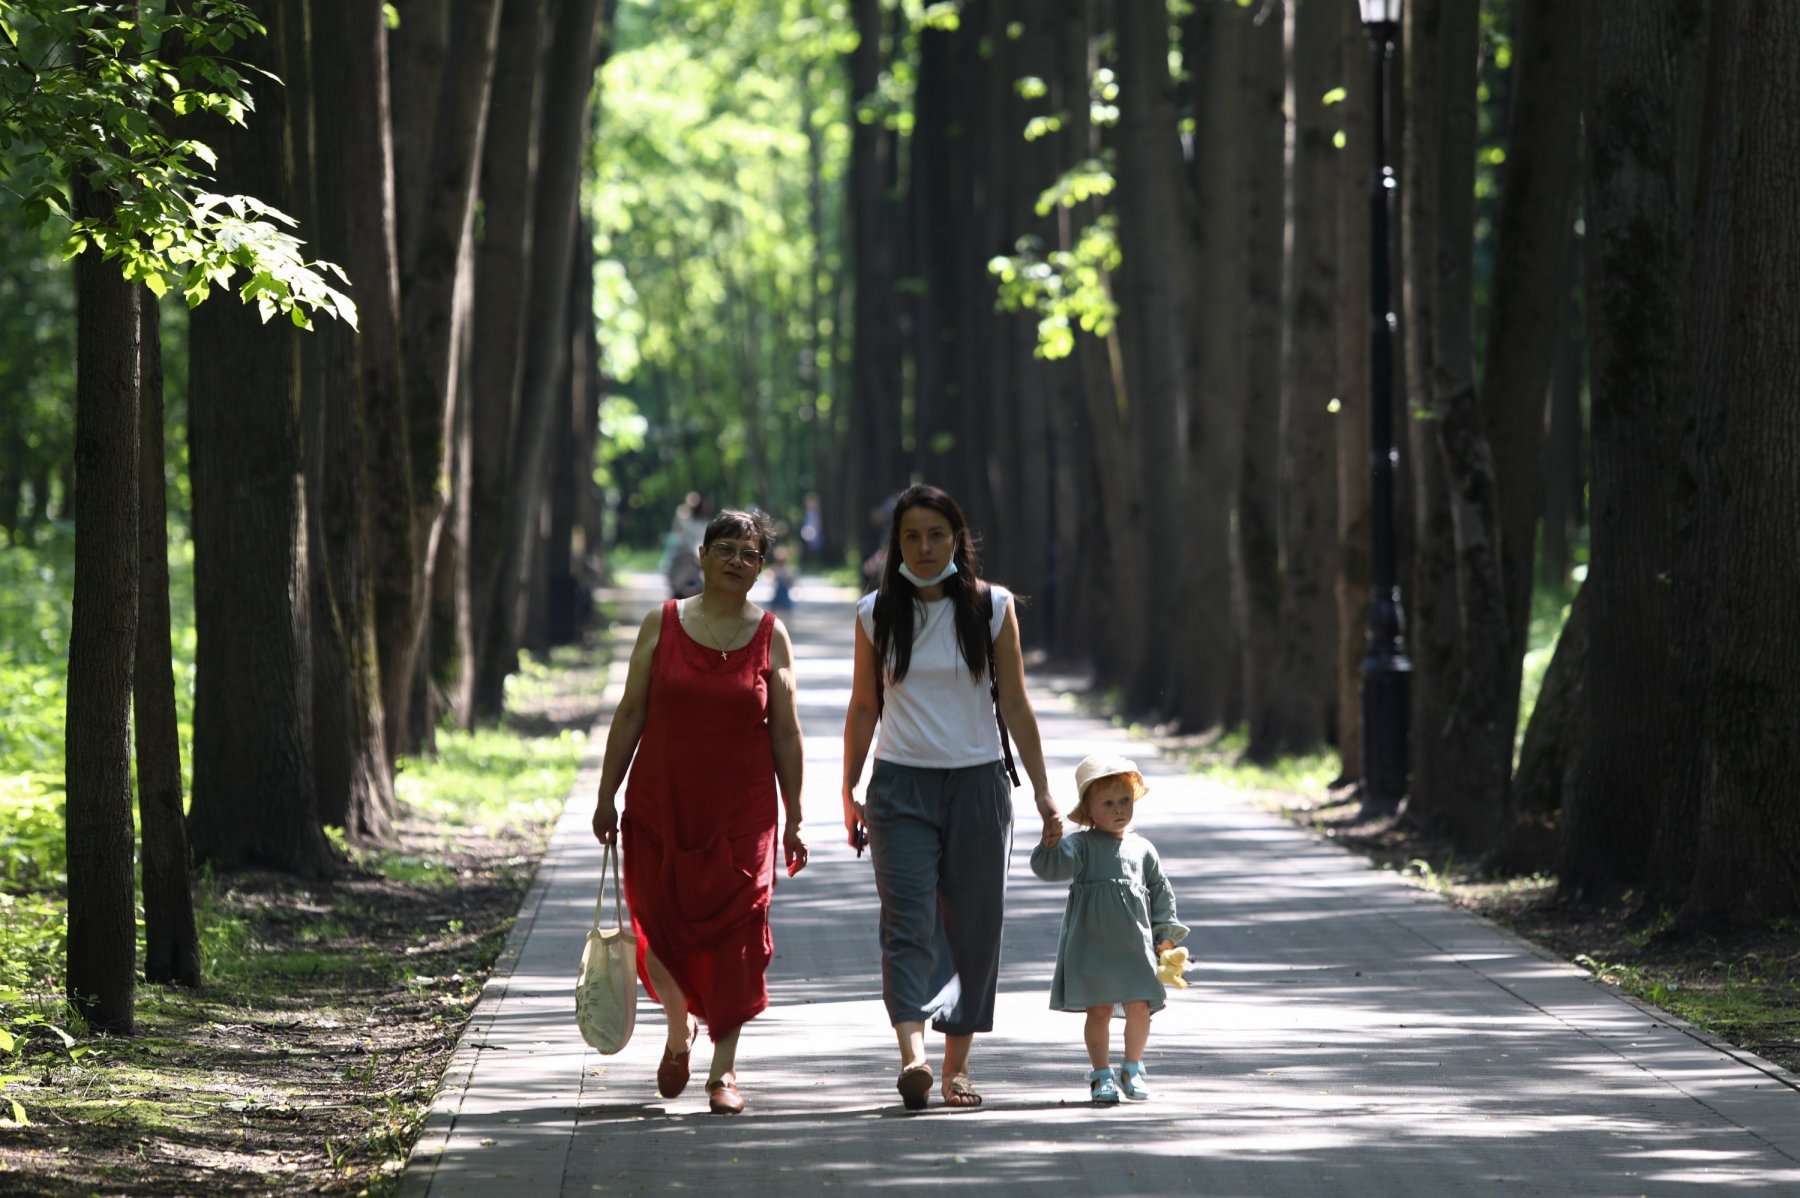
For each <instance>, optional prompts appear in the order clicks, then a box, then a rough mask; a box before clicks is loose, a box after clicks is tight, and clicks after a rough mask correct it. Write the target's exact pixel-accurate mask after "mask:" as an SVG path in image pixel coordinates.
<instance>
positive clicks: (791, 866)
mask: <svg viewBox="0 0 1800 1198" xmlns="http://www.w3.org/2000/svg"><path fill="white" fill-rule="evenodd" d="M781 852H782V855H783V856H784V857H786V858H787V871H788V877H790V878H791V877H793V876H794V875H795V874H797V873H799V872H800V871H801V870H803V869H805V868H806V842H805V841H804V840H801V839H800V821H799V820H792V819H791V820H789V821H788V822H787V826H786V827H785V828H783V829H782V830H781Z"/></svg>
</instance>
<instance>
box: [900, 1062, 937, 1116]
mask: <svg viewBox="0 0 1800 1198" xmlns="http://www.w3.org/2000/svg"><path fill="white" fill-rule="evenodd" d="M894 1088H895V1089H896V1090H899V1091H900V1101H901V1102H903V1103H905V1104H906V1109H907V1110H909V1111H922V1110H924V1109H925V1103H926V1102H927V1100H929V1099H930V1097H931V1066H930V1065H908V1066H907V1067H906V1068H904V1069H902V1070H901V1071H900V1080H899V1081H897V1082H895V1083H894Z"/></svg>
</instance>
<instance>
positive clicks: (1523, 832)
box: [1488, 586, 1592, 875]
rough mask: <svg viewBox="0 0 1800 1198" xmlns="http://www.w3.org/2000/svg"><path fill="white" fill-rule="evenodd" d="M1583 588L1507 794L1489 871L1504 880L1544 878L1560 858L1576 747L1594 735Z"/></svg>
mask: <svg viewBox="0 0 1800 1198" xmlns="http://www.w3.org/2000/svg"><path fill="white" fill-rule="evenodd" d="M1588 612H1589V603H1588V599H1587V588H1586V587H1585V586H1584V587H1582V588H1581V590H1579V591H1577V592H1576V593H1575V598H1574V601H1573V602H1572V603H1571V604H1570V608H1569V617H1568V619H1567V620H1565V621H1564V622H1563V629H1562V635H1560V636H1559V637H1557V639H1556V651H1555V652H1554V653H1553V654H1551V657H1550V668H1549V669H1548V670H1546V671H1545V673H1544V682H1543V686H1542V687H1541V688H1540V689H1539V690H1538V697H1537V703H1536V705H1535V706H1534V707H1533V708H1532V709H1531V719H1530V720H1529V721H1528V722H1527V723H1526V725H1525V741H1524V744H1522V745H1521V746H1520V747H1519V768H1518V771H1517V772H1516V773H1515V774H1514V775H1513V783H1512V789H1511V791H1510V794H1509V799H1510V803H1511V809H1510V811H1509V813H1508V814H1509V817H1510V818H1509V820H1508V823H1507V826H1506V831H1505V834H1504V835H1503V836H1502V838H1501V841H1500V847H1499V849H1498V850H1497V851H1496V852H1495V853H1494V854H1493V855H1492V856H1491V857H1490V858H1489V860H1488V868H1489V869H1490V870H1491V871H1492V872H1494V873H1498V874H1502V875H1516V874H1541V873H1549V872H1551V871H1552V870H1554V869H1555V868H1556V867H1557V864H1558V861H1559V858H1560V856H1561V847H1560V846H1561V812H1562V809H1563V806H1564V798H1565V796H1566V795H1567V794H1568V792H1569V789H1570V788H1571V787H1572V786H1573V785H1574V771H1575V769H1576V766H1577V764H1578V763H1579V761H1580V759H1581V746H1582V742H1583V741H1585V740H1586V739H1587V738H1588V736H1590V735H1592V729H1591V726H1590V725H1589V723H1588V721H1587V698H1586V688H1587V674H1588V635H1589V634H1588V625H1589V619H1590V617H1589V615H1588Z"/></svg>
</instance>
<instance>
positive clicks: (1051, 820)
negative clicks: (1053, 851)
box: [1039, 808, 1063, 849]
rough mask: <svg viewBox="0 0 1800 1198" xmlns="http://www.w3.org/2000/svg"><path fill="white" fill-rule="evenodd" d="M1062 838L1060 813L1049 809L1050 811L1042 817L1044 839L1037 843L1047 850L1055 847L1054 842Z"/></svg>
mask: <svg viewBox="0 0 1800 1198" xmlns="http://www.w3.org/2000/svg"><path fill="white" fill-rule="evenodd" d="M1062 837H1063V819H1062V815H1061V814H1060V813H1058V812H1057V810H1056V809H1055V808H1051V809H1050V811H1049V812H1048V813H1047V814H1046V815H1045V816H1044V837H1043V840H1042V841H1040V842H1039V843H1041V844H1042V845H1043V846H1044V847H1045V848H1047V849H1048V848H1054V847H1055V846H1056V842H1057V841H1059V840H1061V839H1062Z"/></svg>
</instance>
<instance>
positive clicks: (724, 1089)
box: [706, 1082, 744, 1115]
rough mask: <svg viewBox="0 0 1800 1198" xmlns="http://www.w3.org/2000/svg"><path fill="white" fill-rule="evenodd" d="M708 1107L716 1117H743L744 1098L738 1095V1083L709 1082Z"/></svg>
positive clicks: (707, 1087) (707, 1088) (707, 1086)
mask: <svg viewBox="0 0 1800 1198" xmlns="http://www.w3.org/2000/svg"><path fill="white" fill-rule="evenodd" d="M706 1105H707V1106H709V1107H711V1108H712V1113H713V1114H715V1115H741V1114H743V1113H744V1096H743V1095H742V1094H739V1093H738V1088H737V1083H736V1082H707V1083H706Z"/></svg>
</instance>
